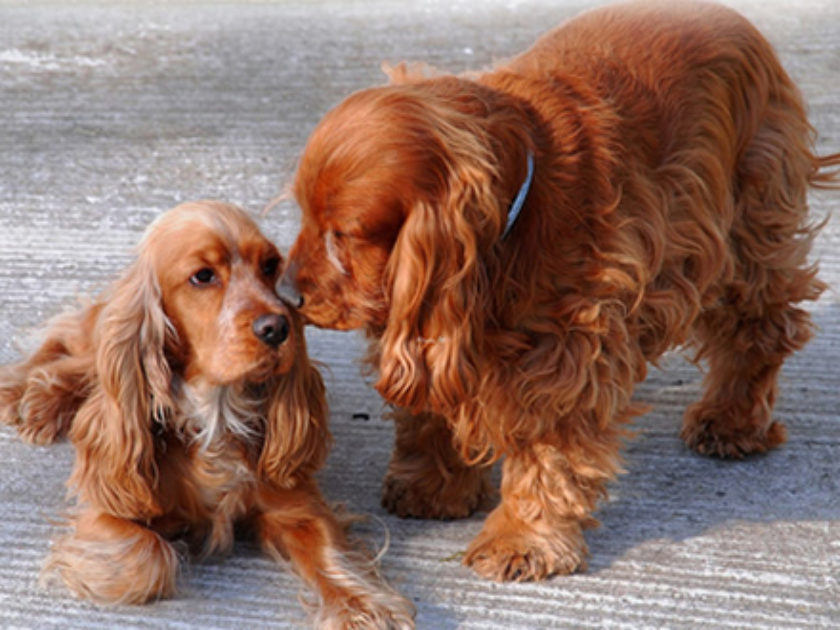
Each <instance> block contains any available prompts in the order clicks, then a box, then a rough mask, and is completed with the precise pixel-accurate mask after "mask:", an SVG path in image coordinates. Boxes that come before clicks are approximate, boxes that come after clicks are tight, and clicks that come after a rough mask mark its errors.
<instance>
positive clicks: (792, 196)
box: [682, 100, 825, 457]
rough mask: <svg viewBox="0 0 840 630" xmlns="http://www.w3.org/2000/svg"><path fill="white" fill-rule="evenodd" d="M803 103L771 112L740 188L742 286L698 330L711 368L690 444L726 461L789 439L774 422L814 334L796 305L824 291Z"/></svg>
mask: <svg viewBox="0 0 840 630" xmlns="http://www.w3.org/2000/svg"><path fill="white" fill-rule="evenodd" d="M795 105H797V103H796V101H793V100H790V101H788V102H786V103H782V104H779V105H775V106H774V105H773V104H772V103H771V105H770V106H768V112H767V115H766V116H765V119H764V122H763V124H762V126H761V127H760V128H759V130H758V131H757V133H756V135H755V137H754V138H753V140H752V142H751V144H750V145H749V147H748V148H747V149H746V151H745V152H744V154H743V156H742V158H741V160H740V163H739V166H738V170H737V172H736V180H735V193H734V194H735V196H736V198H735V205H736V216H735V222H734V224H733V227H732V231H731V233H730V243H731V248H732V254H733V258H734V261H735V277H734V279H732V280H731V281H730V282H728V283H727V285H726V286H725V287H724V289H723V291H722V296H721V299H720V300H719V301H718V303H717V304H716V305H715V306H714V307H712V308H711V309H708V310H707V311H705V312H704V313H703V314H701V316H700V318H699V320H698V322H697V324H696V328H695V332H696V340H697V342H698V345H699V352H698V357H700V358H705V359H707V360H708V364H709V372H708V374H707V377H706V382H705V393H704V395H703V398H702V399H701V400H700V401H699V402H697V403H695V404H693V405H692V406H690V407H689V408H688V410H687V412H686V415H685V420H684V424H683V429H682V437H683V439H684V440H685V441H686V443H687V444H688V445H689V446H690V447H691V448H693V449H695V450H696V451H698V452H700V453H703V454H709V455H717V456H720V457H743V456H744V455H748V454H750V453H757V452H763V451H766V450H767V449H770V448H773V447H775V446H777V445H779V444H781V443H782V442H783V441H784V440H785V429H784V426H783V425H782V424H780V423H778V422H775V421H774V420H773V418H772V416H771V413H772V407H773V403H774V401H775V398H776V393H777V382H776V381H777V378H778V374H779V370H780V368H781V366H782V363H783V361H784V360H785V359H786V358H787V357H788V356H789V355H790V354H792V353H793V352H795V351H796V350H798V349H800V348H802V346H804V345H805V343H806V342H807V341H808V339H810V337H811V336H812V333H813V325H812V323H811V319H810V315H809V313H808V312H807V311H805V310H803V309H802V308H800V307H798V306H797V304H798V303H799V302H802V301H804V300H814V299H816V298H817V297H818V296H819V294H820V293H821V292H822V290H823V289H824V288H825V285H824V284H823V283H822V282H820V281H819V280H818V279H817V277H816V273H817V272H816V267H815V266H812V265H809V263H808V252H809V250H810V246H811V242H812V241H813V238H814V236H815V233H816V229H815V228H814V227H813V226H812V225H810V224H809V219H808V214H807V190H808V186H809V183H811V182H813V181H814V180H815V179H816V178H817V177H816V176H817V172H818V169H819V166H820V164H821V161H820V159H819V158H817V157H815V156H814V155H813V154H812V153H811V151H810V146H809V141H810V128H809V126H808V123H807V121H806V120H805V118H804V114H803V113H802V111H801V108H798V107H796V106H795Z"/></svg>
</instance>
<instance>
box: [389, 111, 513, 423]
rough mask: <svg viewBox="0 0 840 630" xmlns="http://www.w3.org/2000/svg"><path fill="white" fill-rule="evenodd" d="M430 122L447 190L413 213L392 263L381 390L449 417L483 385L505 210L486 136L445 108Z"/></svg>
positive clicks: (421, 202) (399, 401)
mask: <svg viewBox="0 0 840 630" xmlns="http://www.w3.org/2000/svg"><path fill="white" fill-rule="evenodd" d="M465 118H467V117H465ZM438 119H439V120H438ZM430 124H431V125H432V126H433V133H432V134H430V135H432V136H433V137H435V138H437V139H439V141H440V146H439V149H438V151H439V155H437V156H435V159H434V160H431V162H432V163H436V164H439V165H441V169H442V170H443V172H441V173H436V174H435V175H436V180H437V181H439V182H440V183H441V184H440V186H439V190H437V191H434V192H433V193H432V194H431V195H427V196H426V197H425V198H423V196H422V195H421V196H420V199H419V200H418V201H417V202H416V203H415V204H414V206H413V207H412V208H410V210H409V212H408V216H407V218H406V221H405V223H404V224H403V227H402V229H401V230H400V234H399V236H398V238H397V241H396V244H395V246H394V249H393V251H392V254H391V257H390V259H389V263H388V267H387V269H386V274H385V286H386V291H388V292H389V304H390V311H389V317H388V321H387V325H386V328H385V331H384V333H383V335H382V337H381V339H380V345H379V347H378V366H379V373H380V378H379V381H378V383H377V385H376V387H377V389H378V390H379V392H380V393H381V394H382V395H383V397H384V398H385V399H386V400H388V401H389V402H391V403H394V404H397V405H399V406H402V407H407V408H409V409H414V410H419V409H421V408H424V407H429V406H430V407H431V408H432V409H434V410H438V411H444V410H447V409H452V407H453V406H455V405H456V404H457V402H458V401H460V400H463V399H464V398H465V397H466V396H468V395H470V394H471V393H472V392H473V391H475V388H476V387H477V384H478V379H479V373H480V366H479V360H480V357H481V356H482V344H483V343H484V317H485V315H486V312H487V308H486V307H487V305H486V304H485V300H487V299H490V295H491V291H490V287H489V286H488V284H489V282H490V278H491V277H493V274H492V273H490V272H489V269H488V266H487V265H488V264H493V262H492V256H491V255H490V253H491V251H492V249H493V247H494V246H495V244H496V243H497V242H498V239H499V237H500V233H501V231H502V220H503V214H504V209H503V207H502V205H501V204H502V202H501V201H500V199H499V194H498V179H499V177H498V173H497V171H498V167H497V162H496V160H495V158H494V156H493V155H492V154H491V152H490V150H489V146H488V143H487V142H486V140H483V139H482V133H483V132H484V131H483V130H481V129H476V128H471V127H470V126H469V125H470V124H472V125H475V123H470V122H469V121H468V120H464V121H452V120H448V119H447V118H446V112H440V113H437V114H436V115H435V116H432V120H431V121H430Z"/></svg>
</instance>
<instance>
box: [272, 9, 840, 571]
mask: <svg viewBox="0 0 840 630" xmlns="http://www.w3.org/2000/svg"><path fill="white" fill-rule="evenodd" d="M391 79H392V84H391V85H388V86H385V87H378V88H373V89H366V90H362V91H360V92H357V93H355V94H353V95H352V96H350V97H349V98H347V100H345V101H344V102H343V103H341V104H340V105H339V106H338V107H336V108H335V109H333V110H332V111H331V112H329V113H328V114H327V115H326V116H325V118H324V119H323V120H322V121H321V123H320V124H319V125H318V127H317V128H316V129H315V131H314V133H313V134H312V136H311V138H310V139H309V142H308V145H307V147H306V149H305V152H304V154H303V156H302V158H301V161H300V164H299V169H298V172H297V175H296V180H295V184H294V191H295V195H296V197H297V200H298V203H299V204H300V207H301V210H302V214H303V216H302V226H301V232H300V235H299V237H298V239H297V241H296V243H295V244H294V246H293V248H292V250H291V253H290V261H289V266H288V270H287V273H286V274H285V275H284V279H283V281H282V282H281V283H280V286H279V290H281V291H283V292H284V293H286V294H287V295H288V296H289V298H290V299H293V300H299V301H300V305H301V307H302V311H301V312H302V314H303V315H304V316H305V318H306V319H307V320H308V321H309V322H311V323H313V324H315V325H318V326H323V327H328V328H338V329H352V328H362V329H364V330H365V331H366V333H367V334H368V336H369V338H370V340H371V349H370V353H369V361H370V363H371V365H372V366H373V367H374V368H375V369H376V370H377V371H378V382H377V383H376V388H377V389H378V390H379V392H380V393H381V394H382V396H383V397H384V398H385V400H387V401H388V402H389V403H392V404H393V405H394V406H396V407H397V408H398V410H397V411H395V413H394V416H395V419H396V423H397V426H396V430H397V438H396V448H395V451H394V454H393V457H392V460H391V463H390V468H389V470H388V473H387V477H386V480H385V484H384V492H383V503H384V505H385V506H386V507H387V508H388V509H390V510H391V511H393V512H396V513H397V514H399V515H401V516H415V517H434V518H456V517H462V516H465V515H467V514H469V513H470V512H471V511H472V510H474V509H475V508H476V506H477V505H478V504H479V501H480V499H481V498H482V496H484V495H485V493H486V491H487V481H486V470H487V464H488V463H489V462H492V461H493V460H495V459H497V458H499V457H502V456H504V457H505V460H504V465H503V469H502V472H503V481H502V487H501V503H500V505H499V506H498V507H496V509H495V510H493V512H492V513H490V515H489V516H488V518H487V519H486V521H485V523H484V528H483V530H482V531H481V533H480V534H479V535H478V537H477V538H476V539H475V540H473V541H472V543H471V544H470V546H469V548H468V550H467V554H466V557H465V562H466V564H467V565H470V566H472V567H473V568H474V569H475V570H476V571H477V572H478V573H479V574H481V575H483V576H486V577H489V578H494V579H500V580H527V579H539V578H543V577H546V576H548V575H551V574H554V573H569V572H571V571H574V570H576V569H578V568H581V567H583V566H584V565H585V559H586V552H587V549H586V544H585V542H584V536H583V530H584V528H586V527H588V526H591V525H592V524H593V523H594V522H595V521H594V519H593V517H592V511H593V509H594V508H595V506H596V502H597V501H598V499H599V497H603V496H604V495H605V494H606V489H605V488H606V484H607V482H608V481H610V480H611V479H613V478H614V476H615V475H616V473H617V472H618V471H619V469H620V459H619V454H618V452H619V445H620V442H621V440H622V436H624V435H625V434H626V430H625V425H626V423H627V422H628V421H629V420H630V419H631V418H632V417H633V416H634V415H636V414H638V413H640V412H641V411H642V410H641V409H640V407H639V406H638V405H636V404H634V403H633V402H632V400H631V396H632V393H633V387H634V384H635V383H637V382H639V381H641V380H642V379H644V378H645V372H646V363H647V362H648V361H656V360H657V359H658V358H659V357H661V356H662V354H663V353H664V352H665V351H666V350H668V349H669V348H673V347H675V346H692V347H694V348H695V349H696V351H697V355H696V356H697V360H700V359H703V360H705V361H707V362H708V374H707V377H706V384H705V393H704V394H703V397H702V399H701V400H700V401H699V402H697V403H695V404H693V405H692V406H691V407H689V409H688V411H687V412H686V415H685V419H684V422H683V428H682V436H683V438H684V439H685V441H686V443H687V444H688V445H689V446H690V447H691V448H693V449H695V450H696V451H698V452H700V453H704V454H709V455H717V456H721V457H742V456H744V455H747V454H750V453H757V452H762V451H765V450H767V449H770V448H772V447H774V446H777V445H778V444H780V443H781V442H782V441H783V440H784V439H785V430H784V427H783V425H782V424H780V423H778V422H774V420H773V418H772V416H771V410H772V407H773V402H774V399H775V397H776V392H777V384H776V380H777V377H778V373H779V369H780V367H781V365H782V362H783V361H784V359H785V358H786V357H787V356H788V355H790V354H791V353H792V352H794V351H795V350H797V349H799V348H801V347H802V346H803V345H804V344H805V342H806V341H807V340H808V339H809V337H810V336H811V334H812V324H811V321H810V318H809V315H808V313H807V312H806V311H805V310H804V309H803V308H801V307H800V306H798V305H799V304H800V303H801V302H803V301H805V300H814V299H816V298H817V296H818V295H819V294H820V292H821V290H822V289H823V284H822V283H821V282H820V281H819V280H818V279H817V277H816V274H817V271H816V268H815V266H813V265H811V264H809V262H808V252H809V248H810V245H811V242H812V240H813V238H814V234H815V228H814V227H813V225H812V224H811V219H809V217H808V212H807V203H806V196H807V192H808V188H809V186H810V185H823V186H827V187H828V186H836V182H837V179H836V174H833V173H830V172H826V171H825V170H821V169H824V168H825V167H830V166H837V165H838V164H840V154H837V155H832V156H829V157H818V156H817V155H815V153H814V151H813V148H812V146H813V145H812V140H813V130H812V128H811V126H810V125H809V123H808V120H807V119H806V115H805V111H804V106H803V102H802V98H801V96H800V94H799V91H798V90H797V88H796V86H795V85H794V84H793V83H792V81H791V79H790V78H789V77H788V75H787V74H786V73H785V71H784V70H783V69H782V67H781V65H780V64H779V61H778V59H777V58H776V55H775V54H774V51H773V49H772V48H771V46H770V44H769V43H768V42H767V41H766V40H765V39H764V38H763V37H762V36H761V34H760V33H759V32H758V31H757V30H756V29H755V28H754V27H753V26H752V25H751V24H749V23H748V22H747V21H746V20H745V19H744V18H742V17H741V16H740V15H738V14H736V13H735V12H733V11H731V10H729V9H726V8H722V7H719V6H716V5H712V4H701V3H684V2H658V3H657V2H654V3H638V4H626V5H619V6H616V7H611V8H605V9H601V10H595V11H591V12H588V13H585V14H583V15H581V16H580V17H578V18H576V19H573V20H571V21H569V22H567V23H565V24H563V25H561V26H560V27H559V28H557V29H556V30H553V31H552V32H550V33H548V34H547V35H545V36H543V37H542V38H541V39H539V40H538V41H537V43H536V44H535V45H534V46H533V47H532V48H531V49H530V50H529V51H527V52H525V53H524V54H522V55H520V56H518V57H515V58H513V59H512V60H510V61H509V62H507V63H504V64H503V65H500V66H498V67H497V68H496V69H494V70H493V71H490V72H487V73H484V74H477V75H469V76H445V75H437V76H430V77H426V76H423V75H422V73H417V72H412V71H410V70H409V69H407V68H406V67H405V66H400V67H398V68H397V69H396V70H395V71H394V72H392V76H391Z"/></svg>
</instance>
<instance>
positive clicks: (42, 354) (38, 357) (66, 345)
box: [0, 309, 96, 444]
mask: <svg viewBox="0 0 840 630" xmlns="http://www.w3.org/2000/svg"><path fill="white" fill-rule="evenodd" d="M95 314H96V310H95V309H88V310H86V311H83V312H81V313H70V314H68V315H65V316H62V317H59V318H57V319H56V320H54V322H53V325H52V327H51V328H50V329H49V330H48V332H47V338H46V339H45V340H44V342H43V343H42V344H41V347H40V348H38V350H36V351H35V353H33V354H32V356H31V357H29V358H28V359H27V360H26V361H23V362H21V363H18V364H16V365H10V366H6V367H3V368H0V422H3V423H4V424H9V425H12V426H17V429H18V433H19V434H20V436H21V438H23V439H24V440H26V441H27V442H31V443H34V444H50V443H52V442H55V441H57V440H59V439H61V438H63V437H64V436H65V435H67V432H68V431H69V430H70V424H71V423H72V420H73V417H74V416H75V415H76V412H77V411H78V409H79V407H80V406H81V404H82V402H84V399H85V398H87V396H88V395H89V393H90V384H91V380H92V379H91V375H92V373H93V372H94V369H95V367H94V365H93V362H94V359H93V354H92V352H91V351H90V348H89V343H88V336H87V335H88V333H87V330H88V325H87V321H86V320H87V319H91V318H93V317H94V316H95Z"/></svg>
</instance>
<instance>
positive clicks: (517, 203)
mask: <svg viewBox="0 0 840 630" xmlns="http://www.w3.org/2000/svg"><path fill="white" fill-rule="evenodd" d="M533 179H534V154H533V153H531V152H530V151H528V175H527V177H525V181H524V182H523V183H522V188H520V189H519V192H518V193H516V198H515V199H514V200H513V203H512V204H510V210H508V217H507V225H505V231H504V232H502V239H506V238H507V236H508V234H510V231H511V230H512V229H513V225H514V223H516V220H517V219H518V218H519V213H520V212H522V206H524V205H525V199H526V198H527V197H528V191H529V190H530V189H531V181H533Z"/></svg>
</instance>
